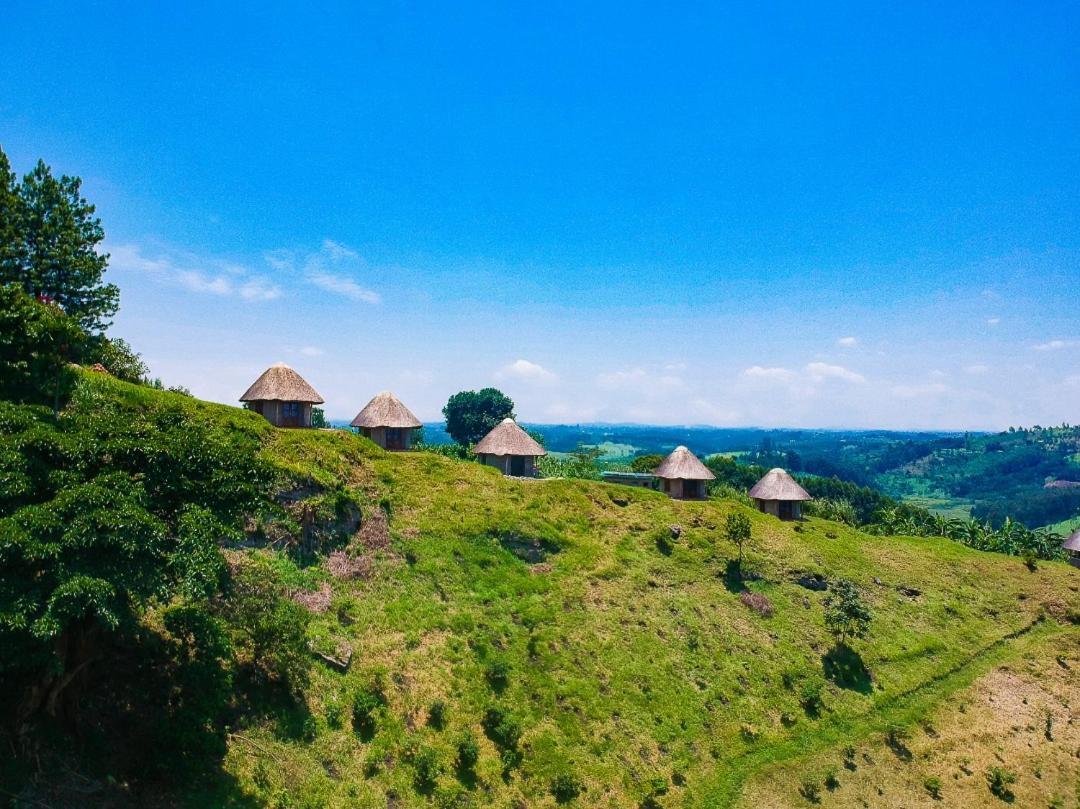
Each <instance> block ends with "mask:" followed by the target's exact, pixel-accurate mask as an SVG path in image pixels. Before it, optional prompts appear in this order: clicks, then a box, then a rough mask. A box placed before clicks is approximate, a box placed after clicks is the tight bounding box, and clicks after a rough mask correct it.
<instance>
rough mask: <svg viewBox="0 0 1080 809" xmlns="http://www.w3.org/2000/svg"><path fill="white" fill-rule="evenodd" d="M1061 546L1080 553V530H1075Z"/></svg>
mask: <svg viewBox="0 0 1080 809" xmlns="http://www.w3.org/2000/svg"><path fill="white" fill-rule="evenodd" d="M1061 547H1062V548H1064V549H1065V550H1067V551H1073V552H1074V553H1080V530H1077V531H1073V532H1072V533H1071V534H1070V535H1069V538H1068V539H1066V540H1065V541H1064V542H1062V543H1061Z"/></svg>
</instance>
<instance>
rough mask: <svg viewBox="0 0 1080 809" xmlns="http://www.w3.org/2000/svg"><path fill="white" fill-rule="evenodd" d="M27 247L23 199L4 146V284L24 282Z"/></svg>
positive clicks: (0, 276) (0, 260) (0, 161)
mask: <svg viewBox="0 0 1080 809" xmlns="http://www.w3.org/2000/svg"><path fill="white" fill-rule="evenodd" d="M25 249H26V244H25V242H24V241H23V239H22V200H21V199H20V198H19V191H18V185H17V184H16V181H15V173H14V172H13V171H12V170H11V163H10V162H9V161H8V156H7V155H6V154H4V150H3V149H0V285H3V284H9V283H21V282H22V276H21V273H22V268H23V266H24V265H25V258H24V254H25Z"/></svg>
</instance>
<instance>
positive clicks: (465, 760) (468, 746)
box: [455, 731, 480, 772]
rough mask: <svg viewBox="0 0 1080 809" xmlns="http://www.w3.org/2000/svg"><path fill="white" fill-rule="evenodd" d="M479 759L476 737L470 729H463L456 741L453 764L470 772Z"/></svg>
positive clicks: (478, 746)
mask: <svg viewBox="0 0 1080 809" xmlns="http://www.w3.org/2000/svg"><path fill="white" fill-rule="evenodd" d="M479 760H480V745H478V744H477V743H476V737H475V736H473V735H472V733H471V732H470V731H465V732H464V733H463V734H462V735H461V738H460V739H458V743H457V757H456V758H455V764H457V767H458V769H460V770H463V771H465V772H471V771H472V769H473V768H474V767H476V762H477V761H479Z"/></svg>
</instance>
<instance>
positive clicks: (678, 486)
mask: <svg viewBox="0 0 1080 809" xmlns="http://www.w3.org/2000/svg"><path fill="white" fill-rule="evenodd" d="M653 474H654V475H655V476H656V477H658V478H659V479H660V480H662V481H663V489H664V491H665V492H666V493H667V494H669V495H670V496H671V497H673V498H675V499H677V500H700V499H701V498H703V497H705V481H707V480H715V479H716V475H714V474H713V473H712V472H711V471H709V468H708V467H707V466H705V464H703V463H702V462H701V461H700V460H698V457H697V456H696V455H695V454H694V453H692V452H691V451H690V450H688V449H687V448H686V447H675V449H674V451H673V452H672V453H671V454H670V455H668V456H667V457H666V458H664V460H663V462H662V463H661V464H660V466H658V467H656V471H655V472H653Z"/></svg>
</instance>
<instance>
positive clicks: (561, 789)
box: [551, 772, 585, 803]
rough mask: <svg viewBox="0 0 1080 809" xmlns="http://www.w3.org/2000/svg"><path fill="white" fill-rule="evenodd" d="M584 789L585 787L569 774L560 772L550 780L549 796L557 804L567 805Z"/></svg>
mask: <svg viewBox="0 0 1080 809" xmlns="http://www.w3.org/2000/svg"><path fill="white" fill-rule="evenodd" d="M584 789H585V785H584V784H582V783H581V781H580V779H578V778H577V777H576V776H574V775H572V774H571V773H567V772H562V773H559V774H558V775H556V776H555V777H554V778H552V779H551V794H552V795H553V796H554V797H555V800H556V801H557V802H558V803H569V802H570V801H572V800H573V799H574V798H576V797H577V796H578V795H580V794H581V793H582V792H583V791H584Z"/></svg>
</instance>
